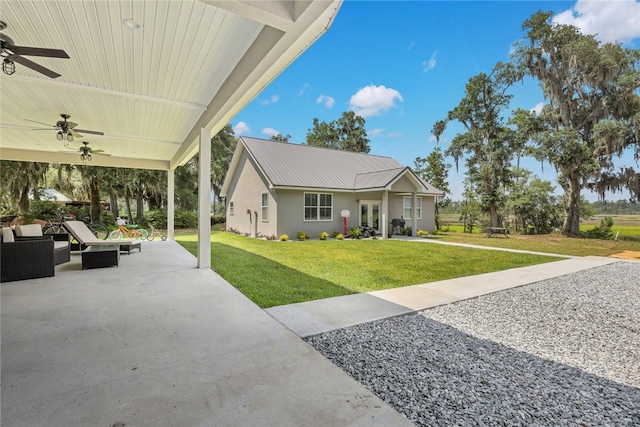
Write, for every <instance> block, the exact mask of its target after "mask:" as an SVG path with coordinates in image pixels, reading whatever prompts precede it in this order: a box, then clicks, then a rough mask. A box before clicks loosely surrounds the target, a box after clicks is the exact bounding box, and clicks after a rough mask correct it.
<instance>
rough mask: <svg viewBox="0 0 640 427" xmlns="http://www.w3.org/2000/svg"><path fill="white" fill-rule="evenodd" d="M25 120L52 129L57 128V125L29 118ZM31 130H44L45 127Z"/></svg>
mask: <svg viewBox="0 0 640 427" xmlns="http://www.w3.org/2000/svg"><path fill="white" fill-rule="evenodd" d="M25 120H26V121H28V122H33V123H38V124H39V125H45V126H50V127H52V128H53V129H57V128H58V126H54V125H50V124H49V123H42V122H37V121H35V120H31V119H25ZM32 130H45V129H32ZM46 130H49V129H46Z"/></svg>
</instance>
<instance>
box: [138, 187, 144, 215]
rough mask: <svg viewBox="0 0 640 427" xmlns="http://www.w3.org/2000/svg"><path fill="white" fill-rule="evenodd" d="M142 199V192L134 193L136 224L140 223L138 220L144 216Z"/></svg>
mask: <svg viewBox="0 0 640 427" xmlns="http://www.w3.org/2000/svg"><path fill="white" fill-rule="evenodd" d="M143 202H144V199H143V197H142V191H141V190H137V191H136V222H140V218H142V217H143V215H144V203H143Z"/></svg>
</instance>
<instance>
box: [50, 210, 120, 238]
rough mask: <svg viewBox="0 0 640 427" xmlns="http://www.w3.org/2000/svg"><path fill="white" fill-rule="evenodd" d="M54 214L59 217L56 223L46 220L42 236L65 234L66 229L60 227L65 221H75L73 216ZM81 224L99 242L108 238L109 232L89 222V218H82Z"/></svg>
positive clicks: (95, 223) (100, 225)
mask: <svg viewBox="0 0 640 427" xmlns="http://www.w3.org/2000/svg"><path fill="white" fill-rule="evenodd" d="M56 214H57V215H58V216H59V217H60V218H59V219H58V221H57V222H53V221H51V220H50V219H48V220H47V223H46V224H45V226H44V227H43V228H42V234H60V233H67V229H66V228H64V226H63V225H62V224H63V223H64V222H65V221H72V220H74V219H75V216H74V215H72V214H65V213H61V212H56ZM82 222H84V223H85V224H86V226H87V228H89V230H91V232H92V233H93V235H94V236H96V237H97V238H98V239H100V240H106V239H107V237H108V236H109V230H108V229H107V227H105V226H104V225H102V224H100V223H97V222H94V223H92V222H91V218H89V217H88V216H85V217H83V218H82Z"/></svg>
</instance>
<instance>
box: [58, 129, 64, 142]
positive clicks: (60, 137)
mask: <svg viewBox="0 0 640 427" xmlns="http://www.w3.org/2000/svg"><path fill="white" fill-rule="evenodd" d="M56 138H57V139H58V141H62V140H63V139H64V134H63V133H62V131H59V132H58V133H57V134H56Z"/></svg>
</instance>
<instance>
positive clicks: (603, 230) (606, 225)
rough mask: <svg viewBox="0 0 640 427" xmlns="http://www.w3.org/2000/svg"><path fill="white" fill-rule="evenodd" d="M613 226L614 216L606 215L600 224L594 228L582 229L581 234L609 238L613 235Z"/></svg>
mask: <svg viewBox="0 0 640 427" xmlns="http://www.w3.org/2000/svg"><path fill="white" fill-rule="evenodd" d="M611 227H613V218H611V217H610V216H605V217H604V218H602V219H601V220H600V225H599V226H597V227H596V228H592V229H591V230H587V231H581V232H580V236H582V237H584V238H587V239H601V240H609V239H611V238H612V237H613V231H611Z"/></svg>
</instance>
